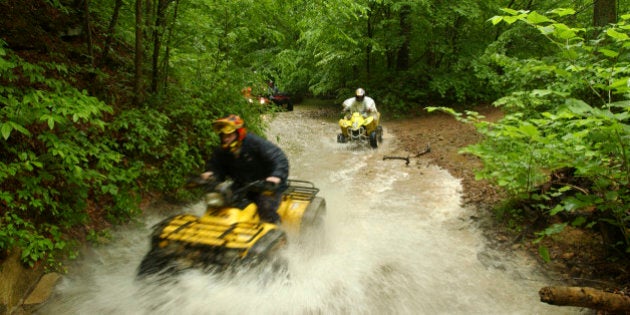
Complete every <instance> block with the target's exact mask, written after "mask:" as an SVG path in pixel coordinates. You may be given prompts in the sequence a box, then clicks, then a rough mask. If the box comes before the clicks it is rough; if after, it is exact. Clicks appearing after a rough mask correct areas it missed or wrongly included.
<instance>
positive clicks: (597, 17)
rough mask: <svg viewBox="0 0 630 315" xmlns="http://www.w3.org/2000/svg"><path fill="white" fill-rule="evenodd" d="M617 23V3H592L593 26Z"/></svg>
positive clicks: (610, 0)
mask: <svg viewBox="0 0 630 315" xmlns="http://www.w3.org/2000/svg"><path fill="white" fill-rule="evenodd" d="M612 23H617V1H616V0H595V2H594V3H593V26H606V25H608V24H612Z"/></svg>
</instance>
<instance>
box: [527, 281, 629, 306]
mask: <svg viewBox="0 0 630 315" xmlns="http://www.w3.org/2000/svg"><path fill="white" fill-rule="evenodd" d="M538 295H539V296H540V301H541V302H545V303H547V304H551V305H558V306H578V307H587V308H590V309H595V310H602V311H608V312H630V297H628V296H626V295H622V294H617V293H610V292H606V291H602V290H597V289H593V288H589V287H544V288H542V289H540V291H538Z"/></svg>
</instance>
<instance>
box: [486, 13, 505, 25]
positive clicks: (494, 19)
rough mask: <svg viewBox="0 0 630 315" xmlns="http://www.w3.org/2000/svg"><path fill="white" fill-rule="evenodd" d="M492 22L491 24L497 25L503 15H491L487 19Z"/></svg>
mask: <svg viewBox="0 0 630 315" xmlns="http://www.w3.org/2000/svg"><path fill="white" fill-rule="evenodd" d="M488 21H490V22H491V23H492V25H497V24H499V23H501V21H503V17H502V16H498V15H496V16H493V17H492V18H491V19H490V20H488Z"/></svg>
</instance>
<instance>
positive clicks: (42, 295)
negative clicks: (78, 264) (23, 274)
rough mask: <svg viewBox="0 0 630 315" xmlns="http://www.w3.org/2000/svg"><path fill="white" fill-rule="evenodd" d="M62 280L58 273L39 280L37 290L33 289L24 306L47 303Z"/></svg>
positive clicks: (44, 276) (46, 275)
mask: <svg viewBox="0 0 630 315" xmlns="http://www.w3.org/2000/svg"><path fill="white" fill-rule="evenodd" d="M60 278H61V275H60V274H58V273H56V272H52V273H47V274H45V275H43V276H42V277H41V279H39V282H37V285H36V286H35V289H33V291H32V292H31V294H29V295H28V297H27V298H26V300H25V301H24V306H29V305H34V304H42V303H44V302H46V301H47V300H48V298H49V297H50V295H51V294H52V292H53V290H54V288H55V285H56V284H57V282H58V281H59V279H60Z"/></svg>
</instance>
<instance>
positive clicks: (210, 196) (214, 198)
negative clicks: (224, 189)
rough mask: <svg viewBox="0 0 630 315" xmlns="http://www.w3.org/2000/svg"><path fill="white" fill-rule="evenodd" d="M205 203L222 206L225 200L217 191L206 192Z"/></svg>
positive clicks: (216, 206) (210, 205)
mask: <svg viewBox="0 0 630 315" xmlns="http://www.w3.org/2000/svg"><path fill="white" fill-rule="evenodd" d="M205 199H206V205H207V206H208V207H213V208H218V207H223V205H224V204H225V200H223V195H221V194H220V193H218V192H211V193H207V194H206V198H205Z"/></svg>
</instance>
